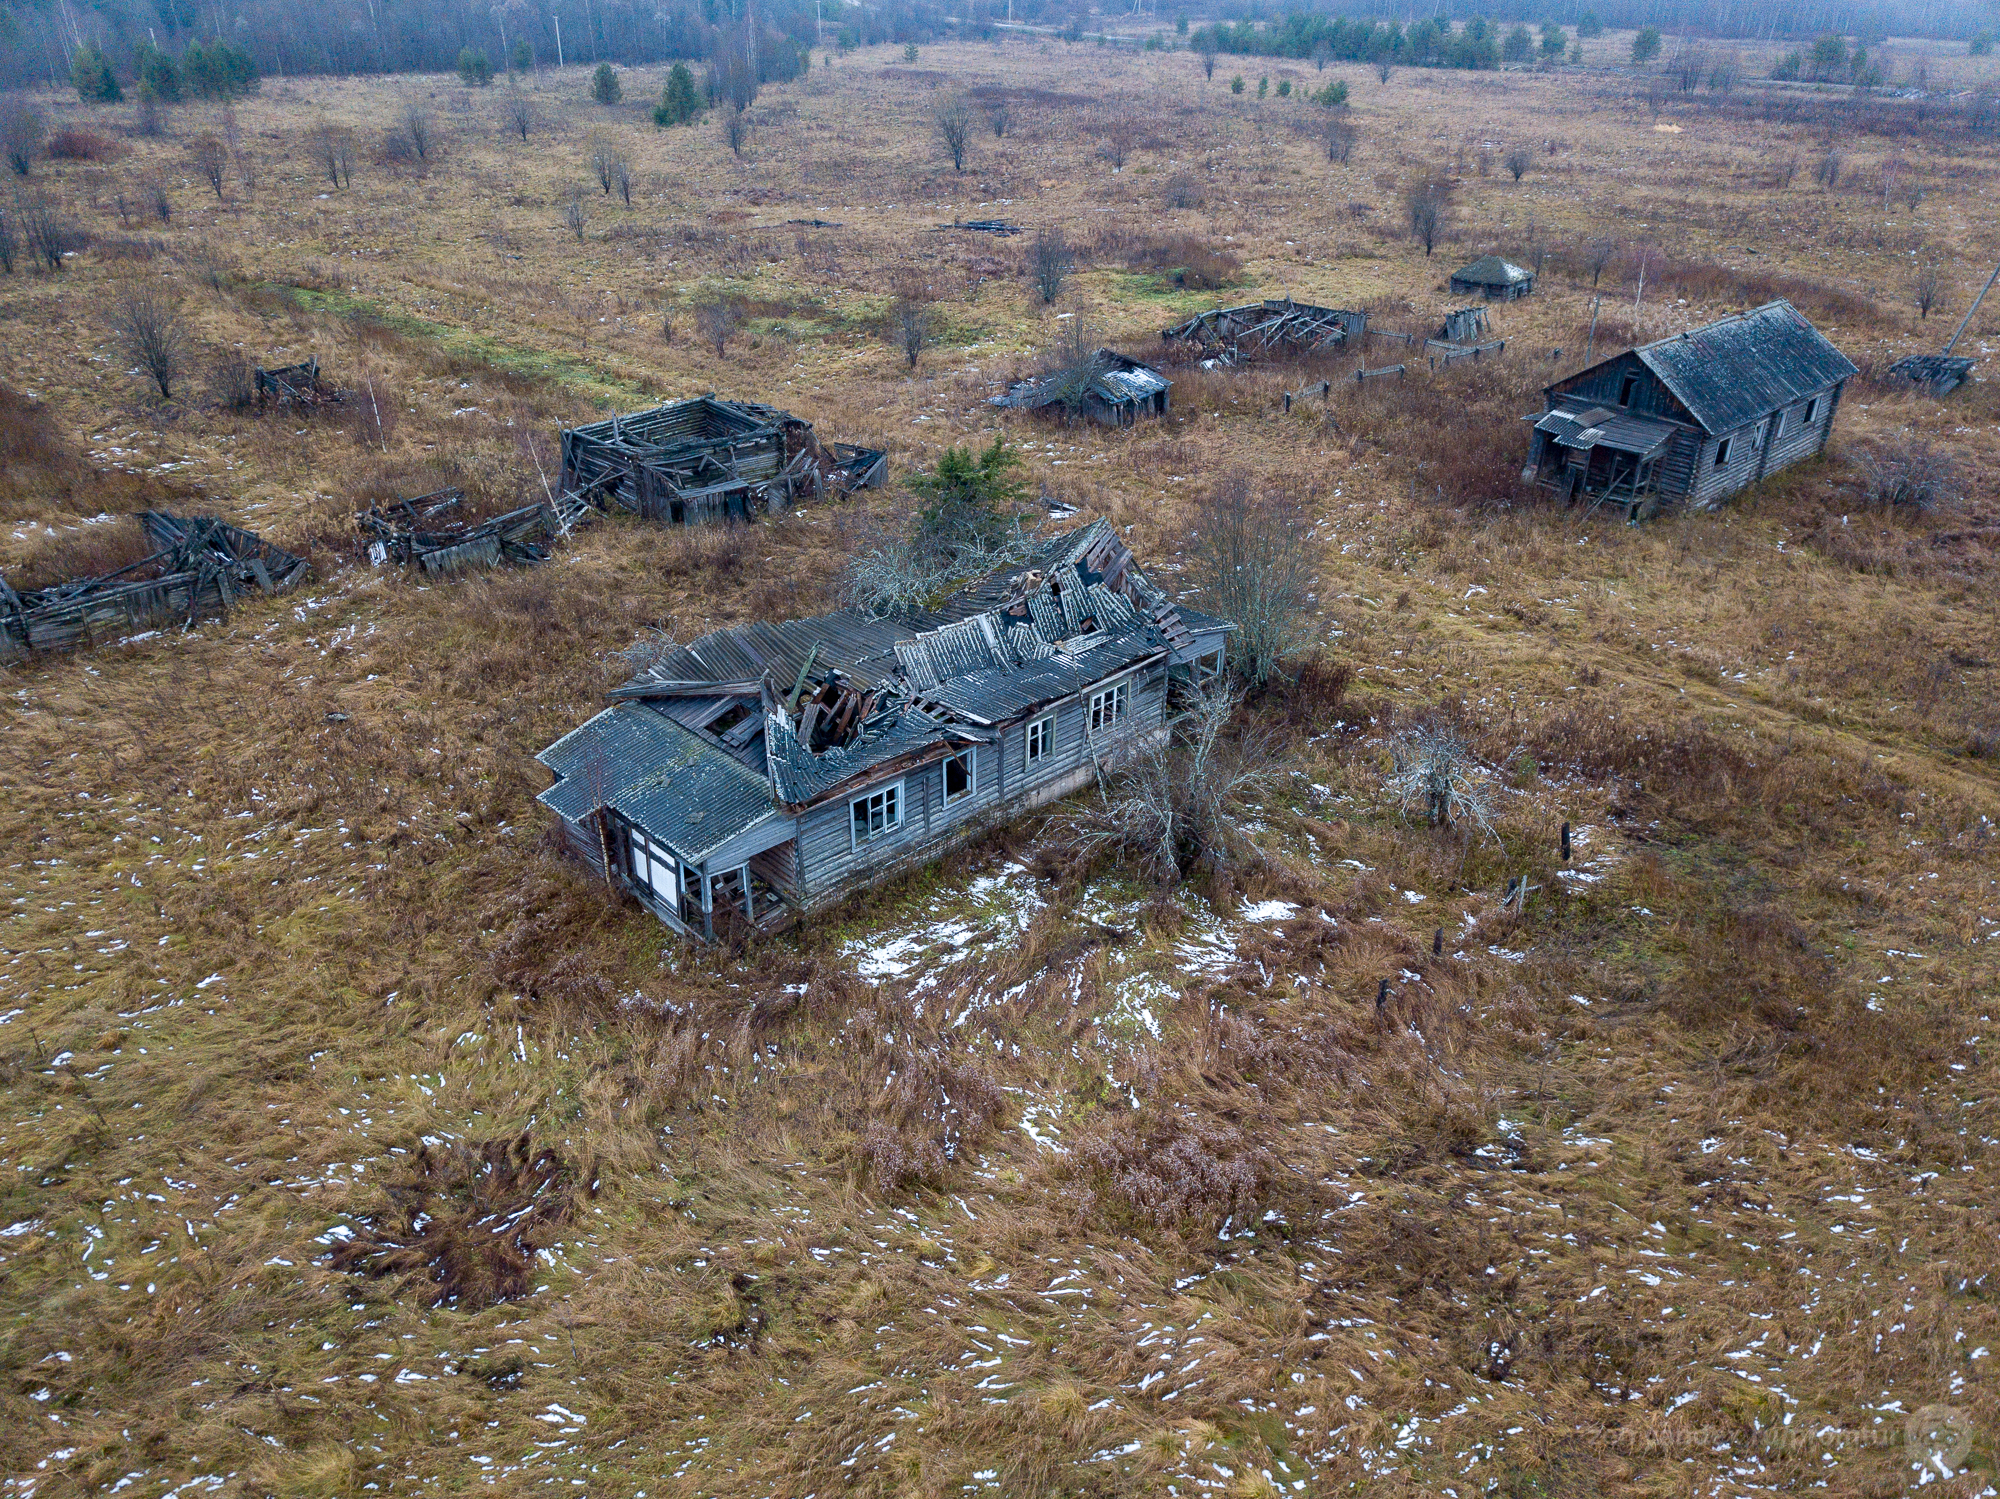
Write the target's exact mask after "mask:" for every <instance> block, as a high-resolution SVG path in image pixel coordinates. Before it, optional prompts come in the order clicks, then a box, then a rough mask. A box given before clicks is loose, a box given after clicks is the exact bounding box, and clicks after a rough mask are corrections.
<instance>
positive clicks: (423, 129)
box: [402, 99, 437, 161]
mask: <svg viewBox="0 0 2000 1499" xmlns="http://www.w3.org/2000/svg"><path fill="white" fill-rule="evenodd" d="M402 132H403V138H404V139H405V140H407V141H408V142H409V143H410V149H411V150H412V151H414V152H416V155H417V160H418V161H429V160H430V159H431V153H432V152H433V151H435V150H436V149H437V128H436V127H435V126H434V125H433V124H432V123H431V112H430V111H429V110H428V109H426V108H425V107H424V106H423V105H422V104H420V103H418V102H417V101H416V100H415V99H411V100H408V101H406V102H405V103H404V105H403V119H402Z"/></svg>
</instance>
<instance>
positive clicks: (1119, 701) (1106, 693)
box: [1083, 674, 1133, 736]
mask: <svg viewBox="0 0 2000 1499" xmlns="http://www.w3.org/2000/svg"><path fill="white" fill-rule="evenodd" d="M1132 682H1133V678H1132V676H1131V675H1130V674H1128V675H1126V676H1123V677H1119V678H1118V679H1117V680H1115V681H1110V682H1105V683H1103V684H1101V685H1099V686H1097V687H1095V688H1093V689H1091V691H1090V692H1089V694H1088V695H1087V696H1086V697H1085V699H1084V712H1083V724H1084V729H1085V731H1086V732H1087V733H1089V734H1091V735H1093V736H1095V735H1098V734H1104V733H1108V732H1110V731H1111V730H1112V729H1115V728H1116V727H1117V726H1118V725H1119V724H1120V723H1122V722H1124V721H1125V720H1126V719H1128V718H1130V717H1131V716H1132ZM1107 699H1108V700H1110V703H1111V705H1112V710H1113V711H1112V712H1111V713H1110V714H1109V716H1106V715H1105V713H1104V712H1103V710H1102V708H1101V706H1100V705H1102V704H1103V703H1104V702H1105V701H1106V700H1107Z"/></svg>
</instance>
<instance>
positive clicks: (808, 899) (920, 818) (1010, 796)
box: [536, 520, 1233, 938]
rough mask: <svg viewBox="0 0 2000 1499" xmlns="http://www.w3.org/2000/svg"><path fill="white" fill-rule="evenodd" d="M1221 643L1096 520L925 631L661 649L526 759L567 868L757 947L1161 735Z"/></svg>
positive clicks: (844, 630)
mask: <svg viewBox="0 0 2000 1499" xmlns="http://www.w3.org/2000/svg"><path fill="white" fill-rule="evenodd" d="M1232 628H1233V626H1231V625H1228V624H1226V623H1224V622H1223V621H1221V620H1218V619H1213V618H1210V617H1209V616H1207V615H1204V614H1199V613H1197V612H1195V611H1194V610H1192V609H1188V608H1183V607H1180V606H1177V605H1176V604H1174V603H1173V602H1172V601H1171V600H1170V599H1169V598H1168V597H1167V596H1166V594H1164V593H1163V592H1161V591H1160V590H1159V589H1158V588H1157V587H1155V586H1154V585H1153V584H1152V583H1150V582H1149V581H1147V579H1146V577H1145V575H1144V573H1143V572H1142V571H1141V570H1140V568H1139V565H1138V563H1137V562H1135V561H1134V560H1133V557H1132V554H1131V552H1130V551H1129V550H1128V549H1127V548H1126V547H1125V545H1124V543H1123V542H1121V541H1120V540H1119V539H1118V533H1117V532H1116V530H1115V529H1113V527H1112V526H1111V525H1110V524H1109V523H1108V522H1105V521H1101V520H1100V521H1093V522H1092V523H1091V524H1089V525H1087V526H1084V527H1082V528H1081V529H1079V530H1076V531H1072V532H1068V533H1066V534H1064V535H1061V536H1057V537H1054V538H1052V539H1051V540H1049V541H1048V542H1046V543H1045V544H1043V545H1042V546H1041V547H1040V548H1039V549H1038V551H1037V552H1036V553H1035V554H1034V555H1032V556H1030V557H1029V558H1028V559H1027V560H1026V561H1024V562H1021V563H1019V564H1016V565H1013V566H1009V567H1006V568H1002V569H1000V570H998V571H996V572H995V573H994V574H993V575H991V576H989V577H988V578H986V579H984V580H982V581H980V582H977V583H974V584H972V585H970V586H968V587H967V588H965V589H962V590H961V591H959V592H958V593H956V594H954V595H952V596H951V598H949V599H948V600H946V601H945V602H943V603H942V604H940V605H939V606H938V607H937V608H935V609H928V610H922V611H916V612H911V613H908V614H904V615H899V616H894V617H890V618H876V617H873V616H871V615H868V614H864V613H860V612H857V611H853V610H844V611H841V612H839V613H835V614H826V615H820V616H818V617H815V618H810V619H800V620H792V621H789V622H785V623H765V622H758V623H753V624H748V625H742V626H739V627H737V628H735V629H730V630H720V631H717V632H715V633H714V634H711V635H706V636H703V637H702V638H701V639H699V640H697V641H695V642H694V643H693V644H691V645H686V646H675V647H673V648H671V649H670V650H668V651H666V652H665V653H664V654H663V655H662V656H661V657H660V658H659V659H657V660H656V661H655V662H654V663H653V664H652V665H651V666H650V667H649V668H648V669H647V670H645V671H643V672H641V673H640V674H639V675H638V676H636V677H635V678H633V680H632V681H630V682H629V683H627V684H626V685H624V686H623V687H619V688H616V689H614V690H613V691H612V693H611V694H610V696H611V697H612V699H613V700H614V701H613V703H612V705H611V706H610V707H609V708H606V709H605V710H604V711H603V712H601V713H599V714H598V715H597V716H596V717H595V718H592V719H591V720H590V721H589V722H588V723H586V724H584V725H583V726H582V727H580V728H578V729H575V730H573V731H572V732H571V733H569V734H567V735H565V736H564V737H563V738H561V739H559V740H557V741H556V742H555V743H554V744H551V745H550V746H548V748H546V749H544V750H543V751H542V752H541V753H540V754H539V755H538V756H537V757H536V758H537V759H538V760H540V761H541V763H542V764H543V765H544V766H546V767H547V768H548V769H549V770H550V771H551V772H553V773H554V775H555V784H554V785H552V786H550V787H549V788H548V790H546V791H544V792H543V793H542V794H541V797H540V800H541V801H542V803H543V804H544V805H545V806H547V807H549V808H550V809H551V810H552V811H553V812H555V813H556V814H557V816H558V817H559V818H560V819H561V826H562V830H563V834H564V836H565V839H566V841H567V843H568V846H569V847H570V848H571V849H572V850H574V852H575V853H576V854H577V856H579V857H580V858H581V859H583V860H584V861H585V862H586V863H588V864H589V865H590V866H591V867H592V868H593V869H594V870H596V871H597V872H598V873H599V874H600V875H601V876H602V877H603V878H604V879H605V880H606V881H607V882H608V883H610V884H613V885H615V886H617V887H619V888H621V889H624V890H628V891H630V892H631V893H632V894H633V895H634V896H635V897H636V898H637V899H638V900H639V901H640V903H641V904H643V905H644V906H645V907H646V908H647V909H648V910H650V911H651V912H652V913H653V914H654V915H656V916H657V917H659V919H660V920H661V921H663V922H665V923H666V924H667V925H668V926H671V927H673V928H674V929H675V930H676V931H679V932H683V933H686V934H690V935H693V936H697V937H702V938H713V937H714V936H715V935H716V933H717V931H718V929H719V928H720V929H726V930H743V929H744V928H745V927H746V926H747V927H760V928H766V929H768V928H772V927H776V926H779V925H782V924H784V923H786V922H788V921H790V920H793V919H795V918H796V917H797V916H799V915H801V914H803V913H806V912H810V911H813V910H815V909H818V908H820V907H823V906H825V905H827V904H829V903H831V902H832V901H835V900H837V899H839V898H840V897H842V896H844V895H846V894H848V893H850V892H852V891H854V890H856V889H859V888H861V887H863V886H866V885H870V884H873V883H876V882H878V881H879V880H881V879H882V878H883V877H884V876H885V875H887V874H889V873H890V872H892V871H895V870H898V869H902V868H907V867H909V866H911V865H914V864H918V863H921V862H923V861H925V860H928V859H930V858H932V857H934V856H935V855H936V854H937V853H938V852H939V851H940V850H942V849H944V848H946V847H948V846H949V845H951V844H954V843H957V842H959V841H961V840H963V839H966V838H968V837H971V836H973V835H974V834H975V833H976V832H978V831H980V830H981V829H984V828H986V827H989V826H991V825H992V824H994V823H996V822H998V821H1000V820H1003V819H1005V818H1007V817H1010V816H1013V815H1016V814H1018V813H1019V812H1021V811H1022V810H1024V809H1026V808H1028V807H1032V806H1034V805H1036V804H1038V803H1041V802H1045V801H1048V800H1051V799H1053V798H1056V797H1060V796H1064V795H1067V794H1068V793H1070V792H1072V791H1075V790H1077V789H1078V788H1080V787H1082V786H1084V785H1086V784H1087V783H1088V782H1089V781H1090V780H1091V779H1092V777H1093V776H1095V775H1096V774H1097V772H1098V770H1099V768H1100V767H1105V766H1109V765H1112V764H1115V763H1117V762H1118V761H1119V760H1120V759H1122V758H1123V757H1125V756H1127V755H1129V754H1131V753H1132V752H1133V751H1134V750H1135V749H1137V748H1139V747H1141V746H1145V745H1149V744H1155V743H1158V742H1159V741H1160V740H1161V739H1162V737H1163V736H1164V735H1165V734H1166V733H1167V732H1168V729H1167V725H1168V690H1169V686H1170V684H1171V683H1173V682H1175V681H1185V680H1190V679H1204V680H1205V679H1207V678H1209V677H1211V676H1213V675H1215V674H1217V673H1219V672H1220V671H1221V670H1222V665H1223V650H1224V642H1225V639H1226V637H1227V634H1228V632H1229V631H1230V630H1231V629H1232Z"/></svg>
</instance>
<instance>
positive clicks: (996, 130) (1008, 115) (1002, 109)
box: [986, 98, 1014, 140]
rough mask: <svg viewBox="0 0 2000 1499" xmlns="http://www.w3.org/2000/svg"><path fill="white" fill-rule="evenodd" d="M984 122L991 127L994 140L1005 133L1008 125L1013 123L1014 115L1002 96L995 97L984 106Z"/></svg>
mask: <svg viewBox="0 0 2000 1499" xmlns="http://www.w3.org/2000/svg"><path fill="white" fill-rule="evenodd" d="M986 123H987V125H988V126H990V127H991V128H992V131H993V138H994V139H995V140H999V139H1000V138H1001V137H1003V136H1005V135H1006V133H1007V130H1008V127H1009V126H1011V125H1012V124H1013V123H1014V116H1013V113H1012V111H1011V110H1010V109H1009V107H1008V104H1007V101H1006V100H1005V99H1004V98H1001V99H995V100H993V101H992V102H991V103H989V104H988V105H987V106H986Z"/></svg>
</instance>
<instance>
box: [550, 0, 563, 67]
mask: <svg viewBox="0 0 2000 1499" xmlns="http://www.w3.org/2000/svg"><path fill="white" fill-rule="evenodd" d="M550 17H551V19H552V20H554V21H555V23H556V67H557V69H558V70H560V69H561V67H562V65H563V60H562V17H561V16H559V15H556V14H555V13H554V12H550Z"/></svg>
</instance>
